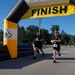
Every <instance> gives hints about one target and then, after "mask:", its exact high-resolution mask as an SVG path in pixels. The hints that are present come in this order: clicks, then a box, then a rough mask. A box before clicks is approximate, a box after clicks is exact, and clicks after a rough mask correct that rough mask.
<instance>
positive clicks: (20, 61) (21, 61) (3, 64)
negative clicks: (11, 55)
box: [0, 53, 75, 69]
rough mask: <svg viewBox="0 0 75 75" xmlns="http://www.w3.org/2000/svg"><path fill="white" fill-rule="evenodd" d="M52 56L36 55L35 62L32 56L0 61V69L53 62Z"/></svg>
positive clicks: (49, 54) (20, 67) (47, 54)
mask: <svg viewBox="0 0 75 75" xmlns="http://www.w3.org/2000/svg"><path fill="white" fill-rule="evenodd" d="M52 56H53V54H52V53H46V54H45V57H42V54H39V55H37V60H33V59H32V57H33V56H26V57H20V58H17V59H10V60H5V61H0V69H22V68H23V67H26V66H29V65H32V64H34V63H37V62H40V61H42V60H53V58H52ZM57 60H75V58H57ZM58 63H60V62H58ZM62 63H63V62H62Z"/></svg>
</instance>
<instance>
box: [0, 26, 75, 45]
mask: <svg viewBox="0 0 75 75" xmlns="http://www.w3.org/2000/svg"><path fill="white" fill-rule="evenodd" d="M55 30H57V31H58V32H59V36H60V38H61V44H65V41H66V42H67V43H74V42H75V35H71V34H67V33H66V32H65V31H64V30H62V31H61V32H60V27H59V25H52V27H51V28H50V31H51V33H49V31H48V30H47V29H44V28H41V29H40V34H41V35H42V36H43V39H44V41H43V43H45V42H46V43H47V44H51V42H50V40H51V38H52V36H53V34H54V31H55ZM36 31H39V27H38V26H35V25H29V26H28V27H27V28H24V26H19V25H18V42H33V41H34V35H35V32H36ZM0 41H3V30H0Z"/></svg>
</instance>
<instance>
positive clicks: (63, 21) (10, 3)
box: [0, 0, 75, 35]
mask: <svg viewBox="0 0 75 75" xmlns="http://www.w3.org/2000/svg"><path fill="white" fill-rule="evenodd" d="M17 1H18V0H0V29H3V27H4V25H3V22H4V18H5V17H6V15H7V14H8V13H9V12H10V10H11V9H12V8H13V7H14V5H15V4H16V2H17ZM18 24H19V25H20V26H24V27H25V28H27V27H28V26H29V25H35V26H38V25H39V23H38V19H36V18H35V19H24V20H20V21H19V23H18ZM52 25H59V27H60V32H61V31H62V30H64V31H65V32H66V33H67V34H72V35H75V15H70V16H61V17H60V16H58V17H47V18H42V19H41V26H40V28H44V29H47V30H48V31H49V33H51V31H50V28H51V27H52Z"/></svg>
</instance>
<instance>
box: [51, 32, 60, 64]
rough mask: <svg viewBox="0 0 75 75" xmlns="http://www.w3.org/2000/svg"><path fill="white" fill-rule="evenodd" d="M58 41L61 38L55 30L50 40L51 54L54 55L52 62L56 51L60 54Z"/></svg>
mask: <svg viewBox="0 0 75 75" xmlns="http://www.w3.org/2000/svg"><path fill="white" fill-rule="evenodd" d="M60 42H61V40H60V38H59V36H58V32H57V31H55V32H54V37H53V39H52V40H51V43H52V44H53V56H54V61H53V63H55V62H56V52H57V53H58V55H59V56H61V54H60Z"/></svg>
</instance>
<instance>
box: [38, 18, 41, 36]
mask: <svg viewBox="0 0 75 75" xmlns="http://www.w3.org/2000/svg"><path fill="white" fill-rule="evenodd" d="M38 21H39V35H40V28H41V23H42V22H41V18H39V19H38Z"/></svg>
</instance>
